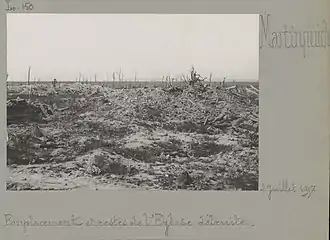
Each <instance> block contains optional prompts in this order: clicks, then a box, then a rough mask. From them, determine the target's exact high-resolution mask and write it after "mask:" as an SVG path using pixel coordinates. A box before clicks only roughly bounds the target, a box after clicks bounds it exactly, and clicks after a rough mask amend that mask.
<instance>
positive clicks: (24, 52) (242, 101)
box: [6, 13, 259, 191]
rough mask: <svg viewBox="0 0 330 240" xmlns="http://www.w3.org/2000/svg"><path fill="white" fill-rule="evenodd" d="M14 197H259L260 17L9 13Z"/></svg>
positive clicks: (10, 164)
mask: <svg viewBox="0 0 330 240" xmlns="http://www.w3.org/2000/svg"><path fill="white" fill-rule="evenodd" d="M6 78H7V79H6V82H7V89H6V91H7V129H6V135H7V170H6V173H7V176H6V189H7V191H32V190H33V191H59V190H61V191H73V190H78V189H90V190H149V191H152V190H157V191H257V190H258V181H259V15H257V14H32V13H29V14H23V13H21V14H14V13H12V14H8V15H7V75H6Z"/></svg>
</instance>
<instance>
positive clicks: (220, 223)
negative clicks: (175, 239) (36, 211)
mask: <svg viewBox="0 0 330 240" xmlns="http://www.w3.org/2000/svg"><path fill="white" fill-rule="evenodd" d="M4 220H5V223H4V226H5V227H22V228H23V230H24V232H27V229H28V228H30V227H165V236H168V234H169V229H170V227H185V228H187V227H193V226H201V227H206V226H208V227H227V228H228V227H254V225H251V224H248V223H247V222H246V221H245V220H243V219H242V218H241V217H239V216H238V215H237V214H233V215H232V216H230V217H229V218H226V219H218V218H217V217H216V216H214V215H212V214H205V215H201V216H200V217H199V219H198V220H197V221H193V220H190V219H186V218H182V217H175V216H173V214H171V213H169V214H162V213H152V214H147V213H143V214H142V215H140V216H136V215H134V216H132V217H130V218H122V217H120V216H111V217H109V218H106V219H98V218H94V217H88V218H85V219H84V218H82V217H80V216H77V215H75V214H72V215H71V218H67V219H61V220H55V219H42V220H41V219H37V218H35V217H34V216H32V215H30V216H28V217H27V218H18V217H16V216H14V215H13V214H4Z"/></svg>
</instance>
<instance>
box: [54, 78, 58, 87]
mask: <svg viewBox="0 0 330 240" xmlns="http://www.w3.org/2000/svg"><path fill="white" fill-rule="evenodd" d="M56 83H57V80H56V78H54V80H53V87H54V88H55V87H56Z"/></svg>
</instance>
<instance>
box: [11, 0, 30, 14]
mask: <svg viewBox="0 0 330 240" xmlns="http://www.w3.org/2000/svg"><path fill="white" fill-rule="evenodd" d="M6 5H7V6H6V9H5V10H6V11H7V12H18V11H21V10H22V11H23V12H28V11H32V10H33V8H34V6H33V4H32V3H30V2H26V1H25V2H23V3H22V4H21V5H18V4H14V3H12V2H11V0H6Z"/></svg>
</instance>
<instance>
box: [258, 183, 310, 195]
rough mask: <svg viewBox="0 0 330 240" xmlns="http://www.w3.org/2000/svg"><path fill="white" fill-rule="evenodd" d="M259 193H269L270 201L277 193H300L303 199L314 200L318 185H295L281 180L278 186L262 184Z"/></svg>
mask: <svg viewBox="0 0 330 240" xmlns="http://www.w3.org/2000/svg"><path fill="white" fill-rule="evenodd" d="M260 186H261V188H260V190H259V191H261V192H267V193H268V199H269V200H271V199H272V194H273V193H275V192H277V193H279V192H281V193H298V194H300V196H302V197H306V198H308V199H310V198H312V195H313V194H314V193H315V192H316V185H313V184H299V185H298V184H295V183H289V181H288V180H281V181H280V182H279V183H278V184H277V185H272V184H264V183H262V184H261V185H260Z"/></svg>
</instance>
